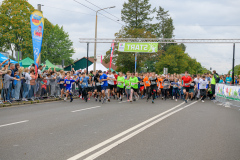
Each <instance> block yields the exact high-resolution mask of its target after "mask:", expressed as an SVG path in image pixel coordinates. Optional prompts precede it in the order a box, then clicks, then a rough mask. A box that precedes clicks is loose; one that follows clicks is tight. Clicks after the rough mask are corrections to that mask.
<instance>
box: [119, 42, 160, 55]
mask: <svg viewBox="0 0 240 160" xmlns="http://www.w3.org/2000/svg"><path fill="white" fill-rule="evenodd" d="M118 51H119V52H145V53H154V52H157V51H158V43H134V42H132V43H125V42H120V43H119V44H118Z"/></svg>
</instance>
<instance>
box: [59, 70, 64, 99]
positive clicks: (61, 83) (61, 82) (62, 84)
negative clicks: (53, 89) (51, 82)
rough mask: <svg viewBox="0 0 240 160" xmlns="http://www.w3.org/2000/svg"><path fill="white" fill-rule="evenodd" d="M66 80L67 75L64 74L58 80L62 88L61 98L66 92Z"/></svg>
mask: <svg viewBox="0 0 240 160" xmlns="http://www.w3.org/2000/svg"><path fill="white" fill-rule="evenodd" d="M64 80H65V75H64V74H63V75H62V78H60V79H59V80H58V84H59V86H60V90H61V98H62V97H63V93H64V92H65V86H64Z"/></svg>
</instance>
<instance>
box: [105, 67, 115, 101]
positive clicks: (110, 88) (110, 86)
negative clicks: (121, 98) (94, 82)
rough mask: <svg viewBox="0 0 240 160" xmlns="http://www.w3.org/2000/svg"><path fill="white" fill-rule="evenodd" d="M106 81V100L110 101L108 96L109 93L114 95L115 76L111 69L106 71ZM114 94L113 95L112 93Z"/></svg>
mask: <svg viewBox="0 0 240 160" xmlns="http://www.w3.org/2000/svg"><path fill="white" fill-rule="evenodd" d="M107 80H108V81H107V82H108V87H107V90H108V102H110V96H111V94H113V95H114V92H113V90H114V81H115V76H114V75H113V74H112V72H111V70H109V71H108V75H107ZM114 96H115V95H114Z"/></svg>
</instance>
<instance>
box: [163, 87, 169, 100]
mask: <svg viewBox="0 0 240 160" xmlns="http://www.w3.org/2000/svg"><path fill="white" fill-rule="evenodd" d="M167 93H168V89H162V96H163V97H164V98H165V99H167Z"/></svg>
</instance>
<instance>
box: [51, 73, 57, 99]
mask: <svg viewBox="0 0 240 160" xmlns="http://www.w3.org/2000/svg"><path fill="white" fill-rule="evenodd" d="M56 78H57V76H55V73H54V72H51V77H50V87H51V96H55V94H56Z"/></svg>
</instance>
